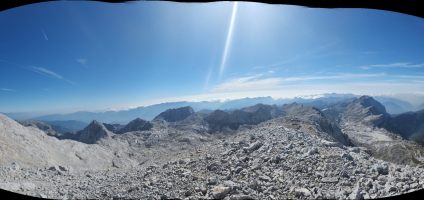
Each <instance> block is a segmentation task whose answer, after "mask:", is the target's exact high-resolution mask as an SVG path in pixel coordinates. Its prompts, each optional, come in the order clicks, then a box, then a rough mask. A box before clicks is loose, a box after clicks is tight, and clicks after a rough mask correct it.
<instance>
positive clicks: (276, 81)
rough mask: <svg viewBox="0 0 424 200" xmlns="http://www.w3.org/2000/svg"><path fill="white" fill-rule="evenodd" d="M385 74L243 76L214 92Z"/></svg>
mask: <svg viewBox="0 0 424 200" xmlns="http://www.w3.org/2000/svg"><path fill="white" fill-rule="evenodd" d="M383 76H386V74H385V73H375V74H365V73H363V74H359V73H356V74H355V73H338V74H329V75H315V76H290V77H266V76H265V75H264V74H257V75H251V76H243V77H238V78H233V79H229V80H227V81H225V82H223V83H221V84H218V85H216V86H215V87H214V88H213V89H212V92H232V91H257V90H270V89H280V88H282V87H287V86H289V85H296V84H298V83H303V82H305V81H313V80H356V79H363V78H371V77H383Z"/></svg>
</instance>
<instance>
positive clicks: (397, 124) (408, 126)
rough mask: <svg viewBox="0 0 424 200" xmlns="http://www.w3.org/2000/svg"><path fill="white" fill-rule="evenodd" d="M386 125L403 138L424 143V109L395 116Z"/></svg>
mask: <svg viewBox="0 0 424 200" xmlns="http://www.w3.org/2000/svg"><path fill="white" fill-rule="evenodd" d="M386 127H387V129H388V130H390V131H392V132H394V133H397V134H399V135H401V136H402V137H403V138H406V139H411V140H414V141H417V142H419V143H423V144H424V110H420V111H417V112H407V113H403V114H400V115H397V116H394V117H392V118H391V119H390V121H389V122H388V123H387V124H386Z"/></svg>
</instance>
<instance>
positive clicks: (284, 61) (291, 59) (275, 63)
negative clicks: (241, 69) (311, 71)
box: [253, 40, 340, 69]
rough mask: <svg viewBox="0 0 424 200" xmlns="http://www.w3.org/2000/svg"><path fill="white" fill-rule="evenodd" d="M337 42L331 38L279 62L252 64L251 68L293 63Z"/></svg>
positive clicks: (337, 41) (314, 54)
mask: <svg viewBox="0 0 424 200" xmlns="http://www.w3.org/2000/svg"><path fill="white" fill-rule="evenodd" d="M339 42H340V41H339V40H333V41H331V42H328V43H325V44H323V45H320V46H317V47H315V48H312V49H310V50H308V51H305V52H303V53H300V54H297V55H295V56H293V57H291V58H290V59H287V60H282V61H279V62H274V63H272V64H268V65H258V66H254V67H253V68H254V69H264V68H270V67H281V66H282V65H286V64H290V63H293V62H295V61H298V60H300V59H304V58H308V57H312V56H316V55H317V54H318V53H320V52H322V51H324V50H326V49H328V48H330V47H332V46H334V45H336V44H338V43H339Z"/></svg>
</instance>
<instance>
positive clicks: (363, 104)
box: [340, 96, 424, 164]
mask: <svg viewBox="0 0 424 200" xmlns="http://www.w3.org/2000/svg"><path fill="white" fill-rule="evenodd" d="M389 121H390V115H388V114H387V113H386V110H385V108H384V106H383V105H381V104H380V103H379V102H378V101H376V100H375V99H373V98H372V97H369V96H362V97H360V98H358V99H356V100H354V101H353V102H352V103H350V104H349V105H347V107H346V108H345V109H344V111H343V113H342V114H341V119H340V127H341V129H342V131H343V132H344V133H345V134H347V135H348V136H349V138H350V139H351V140H352V142H353V143H354V144H355V145H358V146H364V147H366V148H368V149H370V151H371V153H372V154H373V155H374V156H376V157H377V158H380V159H384V160H388V161H391V162H395V163H401V164H423V163H424V148H423V147H422V146H419V145H417V144H414V143H412V142H410V141H407V140H403V139H402V138H401V137H400V136H399V135H396V134H393V133H391V132H390V131H388V130H386V128H385V126H386V124H387V123H388V122H389Z"/></svg>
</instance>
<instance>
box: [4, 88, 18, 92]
mask: <svg viewBox="0 0 424 200" xmlns="http://www.w3.org/2000/svg"><path fill="white" fill-rule="evenodd" d="M0 91H3V92H16V90H14V89H10V88H0Z"/></svg>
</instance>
